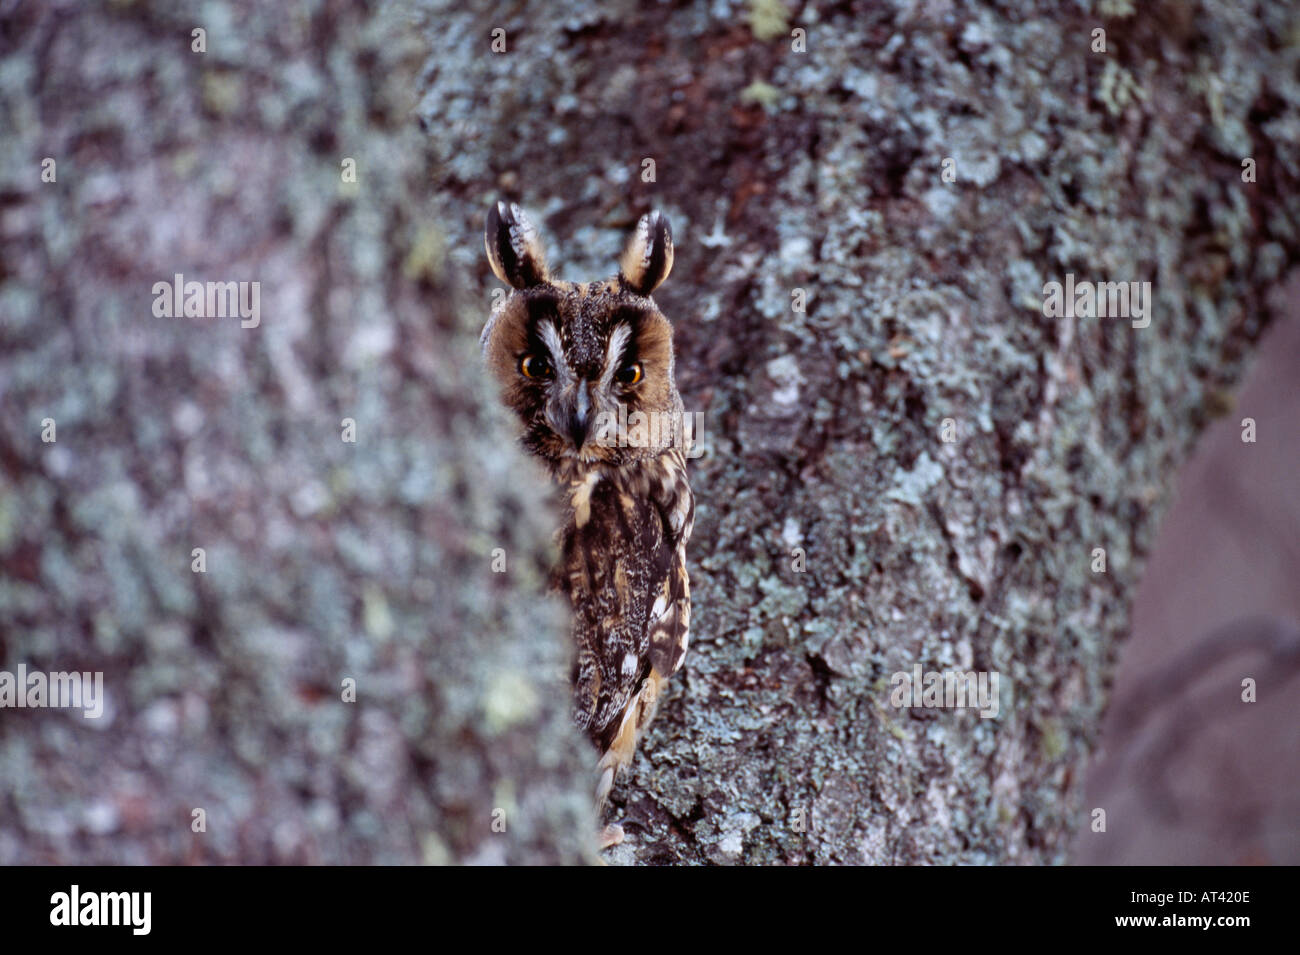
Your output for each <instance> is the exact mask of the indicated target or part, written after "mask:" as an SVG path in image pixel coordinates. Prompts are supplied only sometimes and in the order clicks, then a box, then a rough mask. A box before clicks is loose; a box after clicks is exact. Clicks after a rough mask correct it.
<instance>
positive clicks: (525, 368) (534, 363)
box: [519, 355, 551, 378]
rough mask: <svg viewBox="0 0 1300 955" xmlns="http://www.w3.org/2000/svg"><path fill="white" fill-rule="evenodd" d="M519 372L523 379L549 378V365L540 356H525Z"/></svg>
mask: <svg viewBox="0 0 1300 955" xmlns="http://www.w3.org/2000/svg"><path fill="white" fill-rule="evenodd" d="M519 371H520V373H521V374H523V376H524V377H525V378H550V377H551V363H550V362H549V361H547V360H546V359H545V358H543V357H542V356H541V355H525V356H524V360H523V361H521V362H520V363H519Z"/></svg>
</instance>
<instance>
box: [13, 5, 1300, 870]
mask: <svg viewBox="0 0 1300 955" xmlns="http://www.w3.org/2000/svg"><path fill="white" fill-rule="evenodd" d="M1095 6H1096V9H1095V10H1094V11H1093V12H1092V13H1086V12H1083V11H1081V10H1079V9H1075V8H1073V7H1071V8H1062V7H1060V6H1059V5H1058V4H1050V3H1037V4H1035V3H1022V4H1014V5H1011V4H987V5H985V4H981V5H974V6H970V5H955V6H954V5H948V4H918V3H912V2H902V0H899V2H892V3H884V4H877V3H821V4H808V5H803V6H795V5H791V6H790V7H788V8H787V7H784V6H782V5H781V3H780V2H779V0H752V2H750V3H749V4H747V5H741V4H730V5H728V4H725V3H724V4H721V5H719V4H712V5H698V6H676V7H668V6H665V5H663V4H649V3H648V4H644V5H639V4H632V3H623V4H619V5H617V8H616V9H611V7H610V6H609V5H605V4H594V3H587V2H582V3H579V4H577V5H576V6H575V5H568V6H566V7H565V9H564V12H562V13H559V14H557V13H556V12H555V8H554V6H553V5H548V4H543V3H540V2H535V0H525V2H520V3H516V4H512V5H510V6H509V9H508V11H507V12H505V13H499V12H494V11H495V10H496V9H497V5H488V4H481V5H477V6H475V7H474V8H471V9H466V8H465V6H464V5H463V4H452V3H427V4H421V5H417V6H416V7H415V8H414V10H413V11H411V12H410V13H407V12H406V11H400V12H396V11H394V10H393V9H391V8H385V9H383V10H381V11H380V12H372V11H370V10H369V9H368V7H369V5H367V4H363V3H351V2H343V0H339V2H330V3H320V4H316V5H314V8H311V9H307V10H306V11H305V12H302V13H300V14H297V15H296V16H294V17H290V18H288V19H284V18H283V17H282V15H280V14H274V15H273V14H272V13H271V12H270V11H269V10H264V9H263V8H262V7H261V6H259V5H256V4H238V3H235V4H219V3H213V4H204V5H202V6H201V7H200V8H199V10H200V11H201V12H202V15H199V14H198V13H186V12H177V11H174V10H173V9H172V5H170V4H166V3H149V2H138V3H133V4H132V3H126V4H120V5H109V6H108V7H107V8H106V9H105V10H96V11H87V10H83V9H82V8H81V7H80V6H79V5H78V6H76V7H68V8H66V9H61V8H60V7H59V6H58V5H57V4H56V5H46V4H33V5H26V6H20V7H19V8H18V9H17V10H16V12H14V13H12V14H10V15H9V22H8V23H7V24H6V25H5V28H4V29H3V30H2V31H0V49H3V52H4V55H5V58H4V66H3V68H2V69H3V73H0V76H2V77H3V80H2V82H0V97H2V99H0V115H2V116H3V117H4V123H5V127H6V130H7V132H6V135H5V136H4V137H3V143H2V144H0V156H2V158H3V162H0V216H2V218H0V223H2V224H3V225H2V233H0V234H2V237H3V239H2V240H3V249H2V252H3V272H0V280H2V281H3V285H0V311H3V314H4V316H5V319H4V324H3V328H2V331H0V336H2V337H0V361H2V364H0V402H2V403H3V408H4V415H3V418H0V474H2V475H3V476H4V480H5V481H6V483H7V485H8V487H7V488H6V490H5V493H4V494H3V496H2V497H0V574H2V575H3V585H2V586H0V668H3V669H6V670H10V671H12V670H14V669H15V668H16V667H17V665H18V664H20V663H23V664H26V665H27V666H28V667H29V668H37V669H41V670H45V671H58V670H74V669H75V670H85V671H95V670H101V671H103V673H104V682H105V692H106V694H107V697H108V708H107V711H106V713H105V715H104V716H103V717H102V718H101V719H99V720H97V721H92V720H87V719H83V718H82V717H81V716H80V715H78V714H65V713H60V712H56V711H53V710H13V711H5V712H3V713H0V863H4V864H11V863H23V862H28V863H30V862H105V861H107V862H177V861H184V860H197V861H241V862H246V863H258V862H271V861H302V862H411V861H435V862H443V861H446V862H498V861H499V862H568V861H577V860H581V859H591V858H593V857H594V855H593V852H592V849H591V845H590V843H591V837H592V835H593V833H594V831H595V830H594V821H593V819H592V818H591V815H590V806H589V800H590V788H591V784H592V779H591V778H590V777H591V767H592V763H593V762H594V756H593V754H592V753H591V752H590V751H589V749H588V748H587V747H586V746H585V744H584V743H583V741H582V740H580V739H579V738H578V734H577V732H576V730H574V729H573V728H572V727H571V726H570V724H569V717H568V706H569V703H568V692H567V689H566V680H567V677H568V666H567V646H566V623H565V620H564V617H563V608H562V607H561V606H560V605H559V604H558V603H557V602H556V601H555V600H553V599H551V598H542V597H541V596H540V595H541V594H542V592H543V588H544V581H545V570H546V567H547V564H548V561H549V560H550V559H551V551H550V544H549V533H550V528H551V524H552V520H553V518H552V516H551V515H550V514H548V513H546V512H545V511H544V510H543V509H542V508H541V507H540V505H539V504H538V502H539V501H541V500H542V499H543V496H544V495H543V494H542V492H541V489H540V484H539V482H540V480H541V479H540V478H539V477H538V475H537V474H536V472H535V470H534V469H533V468H532V467H531V465H530V464H529V463H528V462H527V461H526V460H525V459H524V458H523V456H522V453H521V452H520V451H519V450H517V449H516V448H515V447H514V446H513V444H512V442H511V441H510V438H509V435H510V423H509V421H508V420H506V418H505V415H504V413H501V412H499V411H498V410H496V408H495V399H494V397H493V395H492V393H491V388H490V387H489V385H488V383H487V382H486V380H485V376H484V374H483V373H482V371H481V369H480V367H479V365H478V356H477V343H476V338H477V332H478V328H479V326H480V325H481V323H482V321H483V320H484V319H485V318H486V316H487V314H488V311H489V309H490V305H491V298H490V295H491V290H492V289H493V288H494V287H495V285H496V283H495V281H494V280H493V279H492V278H491V275H490V273H489V271H488V269H487V266H486V262H485V259H484V255H483V246H482V238H481V228H482V221H483V215H484V213H485V211H486V208H487V203H488V201H489V200H490V199H494V198H496V197H497V196H498V195H504V196H506V197H508V198H512V199H516V200H518V201H521V202H522V203H523V204H524V205H525V206H526V207H527V208H528V209H530V210H531V211H532V212H533V213H534V214H535V217H536V218H537V219H538V220H539V222H540V224H541V225H542V228H543V230H544V231H545V232H546V234H547V237H548V239H549V244H550V248H551V249H552V250H553V253H554V258H555V260H556V264H557V265H558V266H559V268H558V272H559V273H560V275H561V276H562V277H565V278H571V279H594V278H597V277H604V276H607V275H609V274H611V273H612V271H613V268H614V264H613V258H614V256H615V254H616V253H617V251H618V249H619V248H620V245H621V243H622V241H623V239H624V237H625V234H626V229H627V228H628V227H629V226H630V225H631V224H632V222H634V221H635V218H636V217H637V216H638V215H639V214H640V213H642V212H644V211H645V210H646V209H648V208H651V207H656V208H660V209H662V210H663V211H664V212H665V213H666V214H667V216H668V218H669V219H670V220H671V222H672V225H673V230H674V234H675V236H676V265H675V268H674V271H673V274H672V276H671V277H670V278H669V280H668V282H667V283H666V284H665V285H664V286H663V288H662V289H661V290H660V291H659V292H657V293H656V300H657V301H658V302H659V304H660V307H661V308H662V309H663V311H664V312H665V314H667V315H668V317H669V318H670V319H672V320H673V322H674V325H675V334H676V345H677V369H678V370H677V374H678V383H679V386H680V388H681V391H682V396H683V399H684V401H685V403H686V407H687V410H688V411H702V412H704V416H705V417H704V423H705V434H704V438H705V440H704V442H703V447H704V450H705V453H704V455H703V456H702V457H701V458H698V459H697V460H696V461H695V462H694V463H693V465H692V484H693V487H694V490H695V495H696V500H697V517H696V523H695V531H694V536H693V538H692V541H691V544H690V547H689V549H688V558H689V562H690V570H691V582H692V591H693V596H694V613H693V619H692V636H693V642H692V648H691V652H690V654H689V655H688V657H687V660H686V665H685V668H684V670H683V671H682V673H681V674H679V675H678V676H677V677H676V678H675V679H674V681H673V683H672V684H671V687H670V691H669V693H668V695H667V697H666V698H665V699H664V700H663V701H662V702H661V705H660V708H659V717H658V719H657V722H656V723H655V725H654V727H653V728H652V730H651V732H650V734H649V736H648V738H647V739H646V740H645V742H644V743H643V745H642V748H641V752H640V754H639V755H638V757H637V760H636V762H635V764H634V767H633V771H632V773H631V774H630V776H629V778H628V779H627V780H626V781H625V782H624V783H623V784H621V785H620V786H619V787H618V788H617V789H616V791H615V806H616V809H617V810H618V811H619V813H620V815H621V817H622V818H623V820H624V828H625V829H626V831H627V833H628V839H627V842H626V843H625V844H624V845H623V846H621V847H619V848H617V849H615V850H614V851H613V852H612V853H610V854H609V855H608V858H610V859H611V860H612V861H619V862H654V863H678V862H713V863H739V862H748V863H774V862H775V863H825V862H847V863H922V862H934V863H954V862H959V863H1007V862H1024V863H1039V862H1059V861H1062V860H1063V859H1064V857H1065V848H1066V846H1067V845H1068V843H1069V841H1070V840H1071V838H1072V836H1073V835H1074V834H1075V833H1076V832H1078V831H1079V830H1081V829H1082V828H1085V827H1086V826H1087V824H1088V815H1087V813H1086V811H1085V807H1084V806H1082V804H1081V798H1082V782H1083V778H1082V777H1083V771H1084V768H1085V765H1086V761H1087V758H1088V756H1089V754H1090V752H1091V750H1092V748H1093V746H1094V744H1095V740H1096V734H1097V731H1098V727H1099V725H1100V719H1101V715H1102V712H1103V709H1104V707H1105V704H1106V699H1107V689H1108V686H1109V683H1110V680H1111V672H1110V668H1111V663H1112V661H1113V660H1114V658H1115V654H1116V648H1117V645H1118V643H1119V641H1120V640H1121V639H1122V638H1123V636H1124V635H1125V633H1126V631H1127V626H1128V609H1127V608H1128V604H1129V601H1130V599H1131V597H1132V594H1133V592H1134V590H1135V587H1136V584H1137V581H1138V577H1139V574H1140V572H1141V569H1142V559H1143V557H1144V555H1145V553H1146V550H1147V548H1148V546H1149V542H1150V540H1151V538H1152V533H1153V529H1154V526H1155V522H1156V520H1157V519H1158V517H1159V515H1160V513H1161V511H1162V509H1163V507H1164V505H1165V502H1166V498H1167V493H1168V490H1169V488H1170V485H1171V476H1172V475H1173V474H1174V472H1175V470H1176V468H1177V467H1178V465H1179V463H1180V461H1182V460H1183V458H1184V457H1185V456H1186V454H1187V452H1188V450H1189V448H1190V447H1191V445H1192V443H1193V441H1194V440H1195V437H1196V435H1197V433H1198V432H1199V431H1200V430H1201V428H1202V427H1203V426H1204V425H1205V423H1206V422H1207V421H1209V420H1210V419H1212V418H1213V417H1215V416H1218V415H1222V414H1224V413H1227V411H1228V409H1230V408H1231V396H1230V391H1229V389H1230V388H1231V387H1232V384H1233V382H1234V381H1235V380H1236V379H1237V377H1238V376H1239V374H1240V370H1241V367H1242V362H1243V359H1244V358H1245V357H1246V355H1247V354H1248V352H1249V350H1250V347H1251V345H1252V343H1253V342H1254V341H1255V340H1256V338H1257V337H1258V335H1259V333H1260V331H1261V329H1262V326H1263V324H1264V323H1265V321H1266V312H1265V310H1264V308H1263V304H1262V302H1263V289H1264V288H1265V287H1266V286H1268V285H1269V284H1271V283H1272V282H1274V281H1275V280H1276V279H1277V278H1278V277H1279V276H1280V275H1282V274H1283V272H1284V271H1285V270H1286V269H1287V267H1288V266H1289V265H1291V264H1293V263H1294V262H1295V261H1296V258H1297V252H1298V251H1300V237H1298V236H1297V234H1296V225H1295V224H1296V223H1297V222H1300V190H1297V188H1296V186H1297V180H1298V179H1300V164H1298V160H1297V156H1298V154H1297V151H1296V145H1297V142H1298V141H1300V123H1298V122H1297V119H1296V113H1295V106H1296V103H1297V102H1298V101H1300V82H1298V81H1297V78H1296V77H1297V71H1296V56H1297V54H1296V48H1295V46H1294V44H1293V41H1292V39H1291V31H1292V30H1293V24H1294V23H1295V22H1296V16H1297V5H1296V4H1294V3H1288V4H1264V5H1261V6H1260V7H1258V8H1255V7H1253V6H1252V5H1246V6H1242V5H1239V4H1218V3H1194V4H1183V3H1176V2H1172V0H1170V2H1158V3H1154V4H1150V5H1143V6H1141V7H1140V9H1139V10H1138V12H1131V5H1130V4H1128V3H1127V2H1126V0H1100V2H1098V3H1097V4H1095ZM205 21H206V22H205ZM195 28H203V29H204V30H205V31H206V34H205V42H206V51H205V52H195V50H194V44H195V43H196V42H197V41H196V39H195V38H194V36H193V34H192V31H193V30H194V29H195ZM498 28H499V29H500V30H502V31H504V33H503V34H497V35H496V38H497V39H498V40H504V43H505V51H504V52H493V42H494V31H495V30H496V29H498ZM1097 29H1103V30H1104V31H1105V37H1104V43H1105V50H1104V52H1101V51H1100V50H1099V49H1098V36H1097V34H1096V33H1095V30H1097ZM792 31H793V35H792ZM799 31H803V32H802V33H800V32H799ZM801 43H802V44H803V47H802V49H803V51H802V52H799V51H797V50H796V47H799V46H800V44H801ZM417 120H418V122H417ZM46 157H49V158H52V159H54V160H55V162H56V168H57V179H56V181H54V182H43V181H42V178H41V174H42V160H43V159H44V158H46ZM348 160H353V161H354V167H350V166H349V164H348ZM949 160H951V161H949ZM1246 160H1250V162H1248V163H1247V162H1245V161H1246ZM350 168H354V169H355V176H354V177H353V179H354V181H350V178H349V169H350ZM945 173H946V174H947V175H945ZM1248 173H1253V175H1248ZM1247 178H1249V179H1252V180H1253V181H1246V179H1247ZM178 273H180V274H183V275H184V278H185V281H199V282H236V281H257V282H259V283H260V290H261V291H260V294H261V299H260V316H259V320H258V323H257V324H256V326H255V327H242V326H244V325H251V320H247V321H241V320H240V319H239V318H237V317H226V318H214V317H185V316H183V315H182V316H180V317H170V318H169V317H159V316H158V315H157V308H158V306H157V304H156V303H157V300H158V293H156V292H155V289H154V287H155V284H156V283H168V284H170V283H172V282H173V280H174V276H175V275H176V274H178ZM1067 276H1072V278H1070V279H1067ZM1067 281H1068V282H1069V283H1071V284H1074V283H1084V282H1092V283H1101V282H1137V283H1142V282H1149V283H1150V290H1151V297H1150V299H1149V300H1148V304H1149V306H1150V307H1149V311H1148V314H1146V315H1144V316H1140V315H1133V316H1131V317H1128V318H1091V317H1071V316H1066V315H1061V316H1056V315H1049V314H1046V311H1047V310H1046V309H1045V304H1044V299H1045V285H1047V283H1050V282H1060V283H1063V284H1064V283H1067ZM1138 287H1139V288H1141V286H1138ZM801 301H802V302H803V303H804V307H803V309H802V310H800V309H799V307H798V306H799V304H800V302H801ZM1147 320H1149V324H1147V323H1146V322H1147ZM1235 413H1236V412H1234V414H1235ZM1248 413H1249V412H1248V411H1247V410H1242V411H1241V414H1242V415H1243V416H1244V415H1248ZM46 419H52V420H53V421H54V423H55V425H56V428H57V440H56V441H54V442H48V441H43V440H42V434H43V429H45V424H44V422H45V421H46ZM345 419H351V421H352V422H353V423H354V425H355V442H350V441H347V440H345V439H346V437H347V427H348V425H347V423H346V420H345ZM1282 439H1283V438H1282V436H1278V435H1272V436H1261V437H1260V440H1282ZM195 548H202V549H203V559H204V561H205V564H206V572H203V573H196V572H195V571H194V566H195V561H196V560H198V558H197V557H196V556H195V554H194V550H195ZM1099 550H1101V551H1104V559H1105V570H1104V572H1100V571H1097V570H1094V568H1096V567H1098V566H1099V564H1098V556H1097V553H1098V551H1099ZM502 559H504V563H505V570H504V572H503V573H497V572H494V562H495V563H496V565H497V567H498V569H499V567H500V561H501V560H502ZM917 666H919V667H920V668H921V669H922V670H923V671H945V670H949V671H950V670H962V671H977V672H987V673H996V674H997V675H998V677H999V691H1000V692H999V695H998V697H997V699H998V712H997V715H996V716H992V717H990V718H981V716H980V715H978V714H977V713H976V712H974V711H972V710H969V709H966V710H963V709H947V708H927V707H898V706H895V705H894V702H895V701H894V699H893V697H894V692H893V686H894V682H895V681H894V677H895V674H899V673H906V674H911V673H913V672H914V667H917ZM347 680H354V681H355V688H356V701H355V702H345V699H344V697H345V695H346V692H347V691H346V689H345V681H347ZM199 808H202V809H204V810H205V818H206V823H207V825H206V832H203V833H195V832H194V831H193V827H194V822H193V820H194V818H195V817H194V810H195V809H199ZM87 834H89V835H90V836H93V837H94V838H90V839H87V838H86V836H87Z"/></svg>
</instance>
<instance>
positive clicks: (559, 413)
mask: <svg viewBox="0 0 1300 955" xmlns="http://www.w3.org/2000/svg"><path fill="white" fill-rule="evenodd" d="M484 245H485V246H486V248H487V257H488V262H489V263H490V264H491V266H492V271H493V272H494V273H496V276H497V278H499V279H501V281H503V282H506V283H507V284H509V285H510V286H511V287H512V290H511V292H510V294H509V295H507V296H506V297H505V298H504V300H502V301H501V302H499V303H498V305H497V307H496V308H495V309H493V312H492V317H491V318H489V319H488V322H487V324H486V325H485V326H484V328H483V335H482V339H481V341H482V345H483V351H484V354H485V356H486V358H487V362H488V365H489V367H490V368H491V370H492V373H493V374H494V375H495V376H496V378H497V381H498V383H499V384H500V386H501V395H502V400H503V401H504V402H505V404H506V405H507V406H508V407H509V408H512V409H513V410H514V411H515V413H516V414H518V416H519V418H520V421H521V422H522V424H523V443H524V446H525V447H527V448H528V450H530V451H531V452H532V453H534V454H536V455H538V456H539V457H541V458H543V459H545V460H546V461H548V462H549V463H550V464H551V465H552V466H554V467H557V468H562V469H564V470H566V471H570V472H571V471H573V470H575V469H576V470H582V469H584V468H587V467H592V466H595V465H602V464H603V465H612V466H619V465H623V464H628V463H631V462H633V461H637V460H641V459H643V458H647V457H651V456H654V455H656V454H658V453H660V452H661V451H662V450H663V448H664V447H667V445H668V444H669V443H671V440H672V435H671V434H666V433H664V429H656V430H655V432H652V433H650V434H649V440H645V438H646V432H645V431H641V432H635V423H636V421H637V420H638V419H636V418H634V417H633V415H634V413H635V412H638V411H639V412H642V413H643V414H644V415H645V416H647V417H648V416H651V415H654V414H658V415H659V416H660V418H661V419H664V420H666V419H668V418H669V417H671V416H673V415H676V416H677V417H678V418H680V414H681V409H682V403H681V398H680V397H679V396H678V394H677V387H676V385H675V383H674V382H673V340H672V326H671V325H669V323H668V319H666V318H665V317H664V316H663V314H662V313H661V312H660V311H659V309H658V307H656V305H655V303H654V301H653V300H652V299H651V298H650V293H651V292H652V291H654V290H655V289H656V288H657V287H658V286H659V284H660V283H661V282H663V280H664V279H666V278H667V277H668V272H669V271H670V270H671V269H672V267H673V237H672V232H671V230H670V229H669V227H668V220H667V219H666V218H664V217H663V215H661V214H660V213H658V212H651V213H648V214H647V215H644V216H642V217H641V220H640V222H638V223H637V226H636V229H635V230H634V231H633V233H632V235H631V237H630V238H629V240H628V242H627V246H626V248H625V249H624V251H623V255H622V257H621V259H620V260H619V271H618V274H617V275H616V276H615V277H614V278H611V279H607V280H604V281H599V282H590V283H573V282H562V281H558V280H555V279H552V278H551V277H550V274H549V273H548V272H547V268H546V255H545V250H544V249H543V247H542V242H541V238H540V236H539V234H538V231H537V228H536V227H535V226H534V225H533V223H532V221H531V220H530V219H529V218H528V216H527V215H525V214H524V212H523V210H521V209H520V208H519V207H518V206H516V205H514V204H513V203H506V202H498V203H496V204H495V205H494V206H493V207H492V208H491V209H490V210H489V211H488V215H487V229H486V232H485V234H484ZM620 405H621V406H622V408H621V409H620ZM629 420H630V421H632V422H633V430H634V432H635V433H634V435H633V437H634V440H631V441H629V440H627V434H626V431H627V430H628V424H627V423H628V421H629ZM656 420H659V419H656ZM611 422H621V424H618V425H616V430H615V431H612V432H611V430H610V429H609V425H610V423H611ZM617 429H621V431H620V430H617ZM620 434H622V437H623V440H621V441H620V440H619V435H620Z"/></svg>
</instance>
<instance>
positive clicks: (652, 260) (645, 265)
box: [618, 209, 673, 295]
mask: <svg viewBox="0 0 1300 955" xmlns="http://www.w3.org/2000/svg"><path fill="white" fill-rule="evenodd" d="M672 270H673V230H672V228H671V227H670V226H669V225H668V218H667V217H666V216H665V215H664V214H663V213H662V212H660V211H659V210H658V209H656V210H654V211H653V212H647V213H646V214H645V215H643V216H642V217H641V221H640V222H638V223H637V224H636V231H635V232H633V233H632V238H631V239H629V240H628V243H627V248H626V249H624V250H623V256H622V258H620V259H619V262H618V277H619V281H620V282H622V283H623V285H624V287H625V288H628V289H631V290H632V291H633V292H636V293H637V294H638V295H649V294H650V293H651V292H653V291H654V290H655V289H657V288H658V287H659V286H660V285H661V284H662V283H663V280H664V279H666V278H668V273H669V272H671V271H672Z"/></svg>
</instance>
